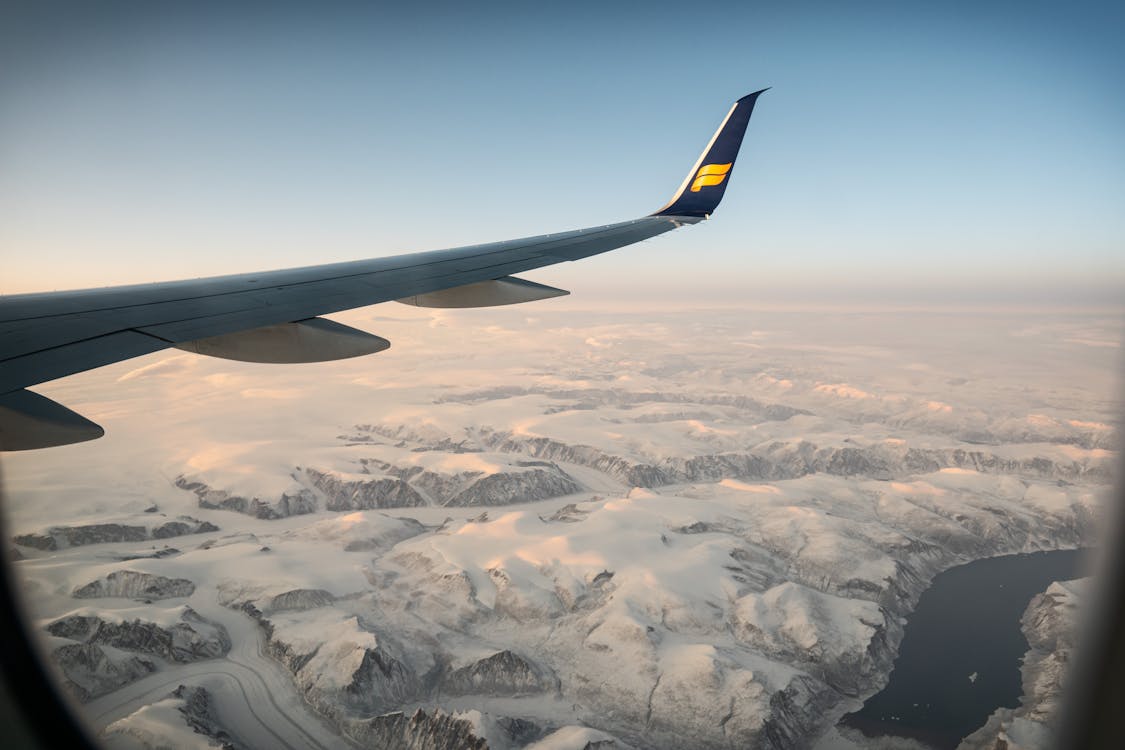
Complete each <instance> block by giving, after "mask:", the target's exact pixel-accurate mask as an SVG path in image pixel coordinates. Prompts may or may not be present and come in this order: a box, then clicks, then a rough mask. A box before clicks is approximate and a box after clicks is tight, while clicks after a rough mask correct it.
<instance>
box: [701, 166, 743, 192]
mask: <svg viewBox="0 0 1125 750" xmlns="http://www.w3.org/2000/svg"><path fill="white" fill-rule="evenodd" d="M733 163H734V162H731V164H733ZM731 164H705V165H704V166H702V167H700V168H699V171H698V172H696V173H695V182H693V183H691V192H693V193H698V192H699V189H700V188H702V187H706V186H707V185H721V184H722V183H723V180H725V179H726V178H727V172H729V171H730V168H731Z"/></svg>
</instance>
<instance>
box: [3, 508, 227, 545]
mask: <svg viewBox="0 0 1125 750" xmlns="http://www.w3.org/2000/svg"><path fill="white" fill-rule="evenodd" d="M218 530H219V527H218V526H215V525H214V524H212V523H209V522H207V521H200V520H198V519H196V518H191V517H190V516H181V517H180V518H179V519H177V520H175V521H168V522H166V523H162V524H149V525H134V524H124V523H94V524H86V525H82V526H52V527H51V528H49V529H47V530H46V531H45V532H43V533H31V534H20V535H18V536H16V537H14V538H13V540H14V541H15V543H16V544H20V545H23V546H25V547H33V548H35V549H41V550H49V551H55V550H60V549H66V548H67V547H80V546H83V545H87V544H110V543H120V542H144V541H147V540H149V539H168V538H170V537H174V536H182V535H185V534H204V533H207V532H210V531H218Z"/></svg>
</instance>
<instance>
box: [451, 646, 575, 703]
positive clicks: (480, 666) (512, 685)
mask: <svg viewBox="0 0 1125 750" xmlns="http://www.w3.org/2000/svg"><path fill="white" fill-rule="evenodd" d="M557 684H558V683H557V680H555V679H552V678H551V677H549V676H547V675H545V674H543V671H542V670H541V669H540V668H538V667H536V666H534V665H532V664H531V663H529V662H528V661H527V660H526V659H524V658H523V657H520V656H517V655H516V654H514V653H512V652H511V651H507V650H505V651H499V652H497V653H495V654H493V655H492V656H488V657H485V658H483V659H480V660H478V661H475V662H473V663H472V664H469V665H467V666H464V667H461V668H460V669H456V670H453V671H452V672H450V673H449V675H448V676H447V677H446V678H445V679H444V680H443V681H442V683H441V691H442V692H443V693H446V694H449V695H525V694H531V693H542V692H546V691H549V690H553V689H555V688H556V687H557Z"/></svg>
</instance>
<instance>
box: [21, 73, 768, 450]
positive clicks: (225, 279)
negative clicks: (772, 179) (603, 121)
mask: <svg viewBox="0 0 1125 750" xmlns="http://www.w3.org/2000/svg"><path fill="white" fill-rule="evenodd" d="M761 93H762V92H756V93H754V94H751V95H749V96H746V97H743V98H742V99H739V100H738V101H737V102H736V103H735V104H734V106H733V107H732V108H731V110H730V112H729V113H728V115H727V118H726V119H725V120H724V121H723V124H722V125H721V126H720V128H719V131H718V132H717V133H716V134H715V137H714V138H712V140H711V142H710V143H709V144H708V147H707V149H706V150H705V151H704V153H703V155H702V156H701V157H700V159H699V161H698V162H697V163H696V166H695V167H694V168H693V170H692V172H691V173H689V175H688V178H687V179H686V180H685V181H684V184H683V186H682V187H681V188H680V190H679V192H678V193H677V194H676V195H675V196H674V197H673V199H672V201H671V202H670V203H669V204H668V206H666V207H665V208H664V209H662V210H661V211H659V212H657V213H655V214H652V215H650V216H645V217H642V218H639V219H635V220H632V221H625V222H620V223H617V224H608V225H605V226H599V227H590V228H586V229H578V230H574V231H570V232H563V233H559V234H547V235H540V236H536V237H527V238H524V239H517V240H508V241H503V242H496V243H490V244H485V245H474V246H469V247H462V248H455V249H450V250H435V251H430V252H421V253H412V254H408V255H397V256H392V257H385V258H373V259H369V260H359V261H352V262H347V263H332V264H326V265H318V266H308V267H304V268H293V269H286V270H276V271H267V272H264V273H256V274H238V275H232V276H220V277H215V278H207V279H196V280H189V281H175V282H165V283H155V284H145V285H136V286H122V287H109V288H102V289H88V290H79V291H66V292H52V293H44V294H25V295H14V296H7V297H2V298H0V450H21V449H28V448H40V447H48V446H50V445H60V444H65V443H70V442H78V441H80V440H87V439H91V438H94V437H99V436H100V435H101V434H102V430H101V428H100V427H98V426H97V425H95V424H93V423H92V422H89V421H88V420H86V419H84V418H82V417H81V416H79V415H77V414H75V413H74V412H72V411H70V410H69V409H66V408H65V407H63V406H61V405H60V404H56V403H55V402H53V401H50V400H49V399H46V398H45V397H43V396H40V395H38V394H35V393H34V392H32V391H28V390H26V389H27V388H28V387H29V386H34V385H37V384H40V383H44V382H46V381H49V380H54V379H56V378H60V377H64V376H66V375H71V374H74V373H78V372H82V371H84V370H89V369H93V368H95V367H101V366H103V365H107V364H110V363H113V362H119V361H122V360H126V359H130V358H133V357H137V356H141V355H144V354H150V353H152V352H156V351H159V350H161V349H167V348H170V347H178V348H181V349H185V350H187V351H193V352H197V353H200V354H210V355H213V356H220V357H227V358H231V359H243V360H250V361H259V362H299V361H321V360H329V359H338V358H342V357H349V356H358V355H361V354H367V353H372V352H376V351H380V350H382V349H385V348H386V347H387V346H389V343H388V342H386V341H385V340H383V339H381V338H379V337H377V336H373V335H371V334H368V333H365V332H362V331H357V330H356V329H352V328H348V327H347V326H343V325H341V324H338V323H334V322H332V321H327V320H322V319H320V318H319V317H318V316H321V315H326V314H330V313H334V312H340V311H342V310H349V309H352V308H356V307H362V306H366V305H373V304H377V303H380V302H387V301H390V300H399V301H402V302H406V303H408V304H420V305H426V306H436V307H463V306H482V305H493V304H511V303H514V302H522V301H530V300H533V299H542V298H546V297H551V296H557V295H558V294H565V292H563V291H562V290H555V289H552V288H550V287H544V286H542V285H539V284H534V283H533V282H528V281H525V280H523V279H519V278H515V277H514V276H513V275H514V274H518V273H522V272H525V271H530V270H533V269H536V268H542V267H544V266H550V265H554V264H556V263H561V262H563V261H574V260H580V259H582V258H586V257H589V256H591V255H597V254H599V253H604V252H607V251H609V250H614V249H616V248H619V247H624V246H625V245H630V244H633V243H635V242H640V241H642V240H646V239H649V238H651V237H655V236H657V235H659V234H663V233H664V232H667V231H670V230H672V229H676V228H677V227H680V226H683V225H685V224H694V223H697V222H699V221H702V220H704V219H705V218H707V217H708V216H709V215H710V213H711V212H712V211H713V210H714V209H715V207H716V206H717V205H718V203H719V200H720V199H721V198H722V194H723V191H724V190H725V188H726V181H727V178H728V177H729V174H730V172H731V170H732V168H733V163H734V159H735V157H736V156H737V153H738V147H739V145H740V144H741V142H742V137H743V134H744V132H745V130H746V125H747V122H748V121H749V117H750V113H751V111H752V110H753V106H754V102H755V100H756V99H757V97H758V95H759V94H761Z"/></svg>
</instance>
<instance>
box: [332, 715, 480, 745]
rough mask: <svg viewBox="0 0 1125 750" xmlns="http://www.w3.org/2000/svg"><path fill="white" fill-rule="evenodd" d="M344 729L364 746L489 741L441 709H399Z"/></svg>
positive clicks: (454, 743) (467, 723)
mask: <svg viewBox="0 0 1125 750" xmlns="http://www.w3.org/2000/svg"><path fill="white" fill-rule="evenodd" d="M344 731H345V733H346V734H347V735H348V737H350V738H351V739H353V740H355V741H356V742H358V743H359V744H360V745H361V746H363V747H388V748H389V747H401V748H410V750H449V748H457V749H458V750H488V741H487V740H485V739H484V738H482V737H478V736H477V735H476V734H474V732H473V725H472V723H470V722H469V721H467V720H465V719H460V718H456V717H454V716H451V715H449V714H447V713H444V712H442V711H440V710H437V709H435V710H434V711H433V712H427V711H424V710H422V709H420V708H419V709H418V710H416V711H415V712H414V713H413V714H412V715H410V716H409V717H408V716H407V715H406V714H405V713H403V712H401V711H397V712H395V713H389V714H383V715H382V716H375V717H373V718H370V719H364V720H362V721H354V720H353V721H350V722H347V723H346V724H345V725H344Z"/></svg>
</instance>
